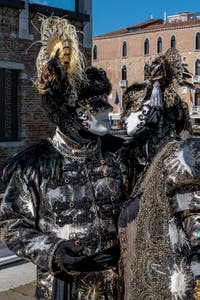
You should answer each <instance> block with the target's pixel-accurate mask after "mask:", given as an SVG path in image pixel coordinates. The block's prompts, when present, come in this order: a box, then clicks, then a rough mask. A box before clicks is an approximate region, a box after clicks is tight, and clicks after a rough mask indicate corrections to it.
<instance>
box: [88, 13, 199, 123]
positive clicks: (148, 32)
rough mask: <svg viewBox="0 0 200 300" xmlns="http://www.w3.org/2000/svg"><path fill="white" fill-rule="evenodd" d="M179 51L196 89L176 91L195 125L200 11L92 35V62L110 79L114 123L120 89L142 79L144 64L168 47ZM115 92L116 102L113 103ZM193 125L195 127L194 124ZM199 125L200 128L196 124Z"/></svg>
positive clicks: (120, 106)
mask: <svg viewBox="0 0 200 300" xmlns="http://www.w3.org/2000/svg"><path fill="white" fill-rule="evenodd" d="M170 47H175V48H177V49H178V50H179V52H180V54H181V56H182V61H183V62H184V63H186V64H188V69H189V70H190V71H191V72H192V73H193V74H194V76H193V82H194V83H195V85H196V90H195V91H192V92H190V91H189V90H188V89H187V88H181V89H180V90H179V93H180V96H181V97H182V99H183V100H184V101H186V102H187V103H188V104H189V107H190V112H191V117H192V118H193V123H195V124H196V128H197V127H198V125H200V14H199V13H180V14H177V15H173V16H170V17H168V21H167V18H165V20H164V21H163V20H162V19H151V20H149V21H146V22H143V23H140V24H136V25H133V26H130V27H127V28H123V29H120V30H117V31H114V32H110V33H106V34H102V35H99V36H97V37H94V38H93V65H96V66H98V67H102V68H104V69H105V71H106V72H107V74H108V77H109V79H110V80H111V83H112V86H113V90H112V94H111V95H110V101H111V103H112V105H113V106H114V113H113V120H114V121H115V119H116V122H118V120H119V111H120V109H121V108H122V94H123V89H124V88H126V87H127V86H129V85H131V84H132V83H134V82H141V81H143V79H144V77H143V76H144V71H143V68H144V64H145V63H148V62H150V61H152V60H153V59H154V58H155V57H156V56H158V55H162V53H165V52H166V51H167V50H168V48H170ZM116 95H117V96H118V97H119V101H120V103H119V104H118V105H116V104H115V99H116ZM194 127H195V126H194ZM199 128H200V127H199Z"/></svg>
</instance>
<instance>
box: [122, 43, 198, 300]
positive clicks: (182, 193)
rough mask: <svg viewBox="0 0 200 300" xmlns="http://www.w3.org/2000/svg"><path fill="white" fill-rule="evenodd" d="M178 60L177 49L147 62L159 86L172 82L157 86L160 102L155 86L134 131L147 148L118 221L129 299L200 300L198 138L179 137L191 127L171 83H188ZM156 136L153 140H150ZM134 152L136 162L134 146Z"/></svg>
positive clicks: (184, 107) (132, 106)
mask: <svg viewBox="0 0 200 300" xmlns="http://www.w3.org/2000/svg"><path fill="white" fill-rule="evenodd" d="M174 56H175V58H176V57H177V59H176V60H175V61H174ZM159 61H160V63H162V61H165V64H163V67H165V69H166V71H168V72H169V74H168V77H167V79H166V78H165V76H166V75H163V74H164V73H165V72H163V71H162V72H161V74H157V71H160V70H162V68H161V66H159V64H158V62H159ZM177 61H180V56H179V54H178V52H177V51H176V50H173V49H170V50H169V51H168V52H167V54H166V56H165V57H164V58H162V57H161V58H159V59H158V60H156V63H153V64H152V66H151V68H150V69H151V73H152V76H155V77H156V78H155V80H156V81H158V82H160V86H162V84H164V80H165V81H166V80H169V79H170V76H169V75H171V77H172V78H171V82H170V84H169V85H165V88H164V86H163V88H162V89H161V91H162V94H161V95H162V96H163V103H162V102H161V101H157V100H156V99H157V97H158V98H160V97H159V90H157V93H156V94H154V95H153V96H152V97H153V103H154V104H153V105H152V106H150V107H149V110H148V113H147V114H146V118H145V120H144V124H143V125H142V126H140V128H139V129H138V131H137V132H136V134H135V136H133V138H135V139H136V138H140V134H141V132H142V130H143V132H144V135H143V138H144V137H146V138H144V139H143V140H142V141H144V142H143V144H141V143H139V146H138V147H141V148H140V149H144V150H145V151H144V152H143V153H144V158H145V161H146V169H144V172H143V173H140V174H138V173H137V178H139V179H138V180H137V182H136V185H135V187H134V189H133V192H132V195H131V199H130V200H129V201H128V202H127V203H126V204H124V206H123V208H122V211H121V214H120V218H119V225H120V240H121V247H122V255H123V257H122V258H123V263H124V273H125V274H124V277H125V280H124V282H125V296H124V298H125V299H129V300H135V299H137V300H138V299H141V300H144V299H148V300H149V299H153V300H163V299H166V300H178V299H180V300H192V299H195V300H196V299H200V281H199V280H200V202H199V198H200V161H199V157H200V140H199V139H198V138H187V139H183V138H181V136H180V135H179V134H180V133H182V131H184V130H187V131H190V130H191V128H190V122H189V120H188V112H187V110H186V106H185V104H184V103H182V101H181V99H180V97H179V96H178V94H177V93H176V84H177V83H181V82H182V83H186V82H184V81H183V77H184V76H185V75H187V74H188V73H186V72H185V68H184V69H183V68H182V66H181V64H178V66H177V65H176V62H177ZM154 68H156V69H154ZM173 68H175V70H174V69H173ZM176 68H177V70H176ZM183 71H184V72H183ZM173 72H174V74H177V75H178V78H174V77H173V76H172V75H173ZM181 72H182V77H181ZM160 75H161V76H160ZM188 77H189V75H188ZM181 78H182V80H181ZM176 79H178V80H176ZM151 80H152V79H151ZM154 82H155V81H154ZM137 87H138V86H137ZM137 87H136V88H137ZM154 87H155V85H154ZM152 88H153V87H152ZM145 89H146V87H145ZM154 91H155V90H154ZM131 93H132V95H131V97H130V98H134V96H135V99H133V100H134V101H132V103H130V106H129V108H130V109H131V108H132V110H133V109H134V104H137V103H139V101H138V102H137V101H136V100H139V99H136V98H137V97H136V92H135V93H134V92H131ZM137 95H138V94H137ZM150 103H152V102H151V101H150ZM158 104H159V105H158ZM158 107H159V109H158ZM125 113H126V112H125ZM155 116H156V117H155ZM150 117H152V118H150ZM149 120H153V121H152V122H150V121H149ZM145 133H149V135H148V134H147V135H146V136H145ZM141 139H142V137H141ZM133 140H134V139H133ZM154 140H157V141H158V143H157V144H155V145H154V143H153V141H154ZM135 144H136V145H138V144H137V143H136V142H135ZM133 145H134V144H133ZM146 146H148V147H146ZM149 146H150V147H149ZM149 149H150V151H149V152H148V150H149ZM132 153H134V154H135V155H136V158H135V157H134V156H133V159H135V160H136V161H137V162H138V163H139V162H141V159H138V156H137V153H138V152H137V149H133V151H132ZM141 153H142V152H141ZM141 153H140V156H141ZM129 159H130V161H131V157H130V158H129ZM147 163H148V164H149V166H148V165H147ZM136 171H137V170H136Z"/></svg>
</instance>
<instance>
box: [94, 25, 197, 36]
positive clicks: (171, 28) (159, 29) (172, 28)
mask: <svg viewBox="0 0 200 300" xmlns="http://www.w3.org/2000/svg"><path fill="white" fill-rule="evenodd" d="M192 27H200V23H199V24H189V25H181V26H180V25H179V26H173V27H165V28H156V29H149V30H141V31H137V32H127V33H122V34H116V35H109V36H102V37H100V36H99V37H94V38H93V40H104V39H111V38H118V37H125V36H130V35H139V34H146V33H151V32H158V31H168V30H171V31H173V30H177V29H186V28H192Z"/></svg>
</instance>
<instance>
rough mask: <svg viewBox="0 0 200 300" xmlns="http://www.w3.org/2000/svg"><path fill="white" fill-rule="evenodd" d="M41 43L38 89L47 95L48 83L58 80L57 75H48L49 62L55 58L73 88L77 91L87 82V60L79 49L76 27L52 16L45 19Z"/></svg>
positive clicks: (38, 64) (38, 58)
mask: <svg viewBox="0 0 200 300" xmlns="http://www.w3.org/2000/svg"><path fill="white" fill-rule="evenodd" d="M41 43H42V47H41V49H40V52H39V55H38V57H37V62H36V67H37V76H38V82H37V84H36V87H37V88H38V90H39V92H40V93H41V94H45V93H46V90H45V86H46V83H47V82H48V81H50V80H56V74H49V73H48V67H47V66H48V62H49V61H50V60H51V59H53V58H54V57H55V56H57V58H58V59H59V62H60V64H61V66H62V68H63V70H64V72H66V77H67V80H68V81H69V84H70V85H71V87H72V88H75V89H77V87H78V85H79V84H80V82H82V83H83V82H84V81H87V80H86V77H85V68H86V60H85V57H84V55H83V53H82V52H81V51H80V48H79V39H78V34H77V30H76V28H75V26H73V25H71V24H70V23H69V21H68V20H66V19H64V18H59V17H55V16H51V17H50V18H43V19H42V25H41Z"/></svg>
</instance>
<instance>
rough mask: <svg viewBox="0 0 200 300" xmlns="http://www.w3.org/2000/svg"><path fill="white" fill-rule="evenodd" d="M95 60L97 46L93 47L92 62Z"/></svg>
mask: <svg viewBox="0 0 200 300" xmlns="http://www.w3.org/2000/svg"><path fill="white" fill-rule="evenodd" d="M96 59H97V45H94V47H93V60H96Z"/></svg>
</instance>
